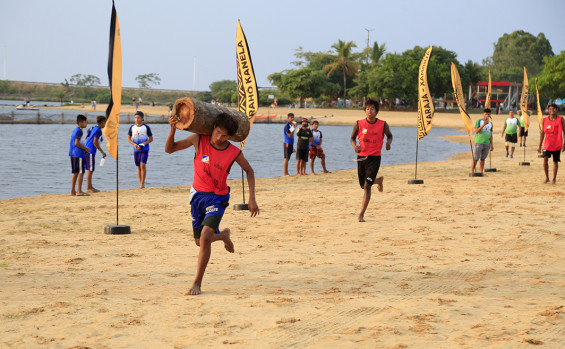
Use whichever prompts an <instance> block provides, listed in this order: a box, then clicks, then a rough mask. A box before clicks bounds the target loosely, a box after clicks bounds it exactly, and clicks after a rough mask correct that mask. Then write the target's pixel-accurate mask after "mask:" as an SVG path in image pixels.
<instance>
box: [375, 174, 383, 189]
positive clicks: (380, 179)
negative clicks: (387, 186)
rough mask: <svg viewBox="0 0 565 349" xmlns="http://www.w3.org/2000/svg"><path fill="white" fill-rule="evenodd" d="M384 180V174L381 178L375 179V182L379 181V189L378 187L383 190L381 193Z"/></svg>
mask: <svg viewBox="0 0 565 349" xmlns="http://www.w3.org/2000/svg"><path fill="white" fill-rule="evenodd" d="M383 180H384V177H383V176H380V177H379V178H377V179H376V180H375V183H377V189H378V190H379V192H381V193H382V192H383Z"/></svg>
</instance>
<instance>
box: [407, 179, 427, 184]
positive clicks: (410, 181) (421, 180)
mask: <svg viewBox="0 0 565 349" xmlns="http://www.w3.org/2000/svg"><path fill="white" fill-rule="evenodd" d="M408 184H424V180H423V179H410V180H409V181H408Z"/></svg>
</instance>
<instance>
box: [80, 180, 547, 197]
mask: <svg viewBox="0 0 565 349" xmlns="http://www.w3.org/2000/svg"><path fill="white" fill-rule="evenodd" d="M543 183H544V184H547V183H549V178H548V179H546V180H545V181H544V182H543ZM71 195H72V194H71Z"/></svg>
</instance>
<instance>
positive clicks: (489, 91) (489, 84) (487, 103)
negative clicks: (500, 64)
mask: <svg viewBox="0 0 565 349" xmlns="http://www.w3.org/2000/svg"><path fill="white" fill-rule="evenodd" d="M491 85H492V83H491V81H490V69H489V71H488V88H487V98H486V100H485V109H490V96H491V92H492V86H491Z"/></svg>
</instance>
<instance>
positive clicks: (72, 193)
mask: <svg viewBox="0 0 565 349" xmlns="http://www.w3.org/2000/svg"><path fill="white" fill-rule="evenodd" d="M69 195H70V196H77V193H75V192H71V193H70V194H69Z"/></svg>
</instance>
